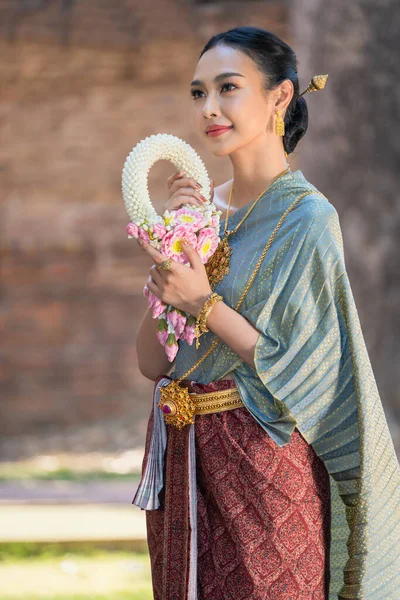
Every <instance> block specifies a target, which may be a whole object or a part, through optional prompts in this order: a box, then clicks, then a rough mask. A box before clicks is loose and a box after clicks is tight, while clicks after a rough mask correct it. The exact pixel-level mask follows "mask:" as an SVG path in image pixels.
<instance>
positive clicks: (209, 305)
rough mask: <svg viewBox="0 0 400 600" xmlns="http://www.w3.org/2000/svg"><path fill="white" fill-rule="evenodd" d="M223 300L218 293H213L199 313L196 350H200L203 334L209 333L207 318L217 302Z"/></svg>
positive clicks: (196, 326)
mask: <svg viewBox="0 0 400 600" xmlns="http://www.w3.org/2000/svg"><path fill="white" fill-rule="evenodd" d="M220 300H223V297H222V296H220V295H219V294H217V293H216V292H212V293H211V294H210V295H209V296H208V298H207V300H206V301H205V302H204V304H203V306H202V309H201V311H200V312H199V316H198V317H197V319H196V325H195V328H194V335H195V338H196V350H197V349H198V348H199V345H200V342H199V338H200V336H201V335H203V333H206V332H207V331H209V329H208V327H207V318H208V315H209V314H210V312H211V311H212V309H213V306H214V304H215V303H216V302H219V301H220Z"/></svg>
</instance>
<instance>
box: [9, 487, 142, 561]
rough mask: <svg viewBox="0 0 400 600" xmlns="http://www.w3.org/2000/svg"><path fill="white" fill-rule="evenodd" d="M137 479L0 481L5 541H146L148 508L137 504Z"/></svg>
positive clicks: (134, 545)
mask: <svg viewBox="0 0 400 600" xmlns="http://www.w3.org/2000/svg"><path fill="white" fill-rule="evenodd" d="M137 483H138V481H137V479H136V480H132V481H126V480H124V481H91V482H71V481H38V480H36V481H34V480H28V481H9V482H1V483H0V543H4V542H41V543H42V542H83V541H85V542H96V541H102V542H105V541H108V540H109V541H113V542H116V543H118V542H124V543H127V544H128V546H131V547H132V549H133V548H134V547H137V546H138V544H143V543H144V542H145V540H146V521H145V511H142V510H140V509H139V508H137V507H136V506H134V505H133V504H132V499H133V496H134V493H135V491H136V487H137Z"/></svg>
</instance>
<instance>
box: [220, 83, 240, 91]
mask: <svg viewBox="0 0 400 600" xmlns="http://www.w3.org/2000/svg"><path fill="white" fill-rule="evenodd" d="M227 86H231V87H232V88H233V89H237V86H236V85H234V84H233V83H224V84H223V85H222V86H221V92H222V91H223V89H224V88H226V87H227ZM231 91H232V90H227V92H231Z"/></svg>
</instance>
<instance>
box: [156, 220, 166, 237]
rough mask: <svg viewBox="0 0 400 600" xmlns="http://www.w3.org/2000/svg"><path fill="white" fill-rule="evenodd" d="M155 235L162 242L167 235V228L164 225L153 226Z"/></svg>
mask: <svg viewBox="0 0 400 600" xmlns="http://www.w3.org/2000/svg"><path fill="white" fill-rule="evenodd" d="M153 233H154V235H155V236H156V237H158V238H159V239H160V240H162V239H163V237H164V235H165V234H166V233H167V228H166V227H165V225H163V224H162V223H156V224H155V225H154V226H153Z"/></svg>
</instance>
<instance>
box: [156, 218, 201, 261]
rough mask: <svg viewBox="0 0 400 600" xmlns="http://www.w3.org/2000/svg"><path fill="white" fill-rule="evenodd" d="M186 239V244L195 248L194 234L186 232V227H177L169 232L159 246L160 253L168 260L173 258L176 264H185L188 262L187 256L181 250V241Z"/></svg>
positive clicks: (195, 239)
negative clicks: (167, 257)
mask: <svg viewBox="0 0 400 600" xmlns="http://www.w3.org/2000/svg"><path fill="white" fill-rule="evenodd" d="M184 238H186V240H187V242H188V244H190V245H191V246H193V247H196V242H197V238H196V234H195V233H193V232H192V231H188V230H187V229H186V227H183V226H181V225H178V227H176V228H175V229H173V230H172V231H169V232H168V233H167V234H166V235H165V236H164V239H163V241H162V244H161V252H162V253H163V254H165V255H166V256H169V257H170V258H173V259H174V260H176V261H177V262H180V263H186V262H188V259H187V256H186V254H185V253H184V251H183V249H182V240H183V239H184Z"/></svg>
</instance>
